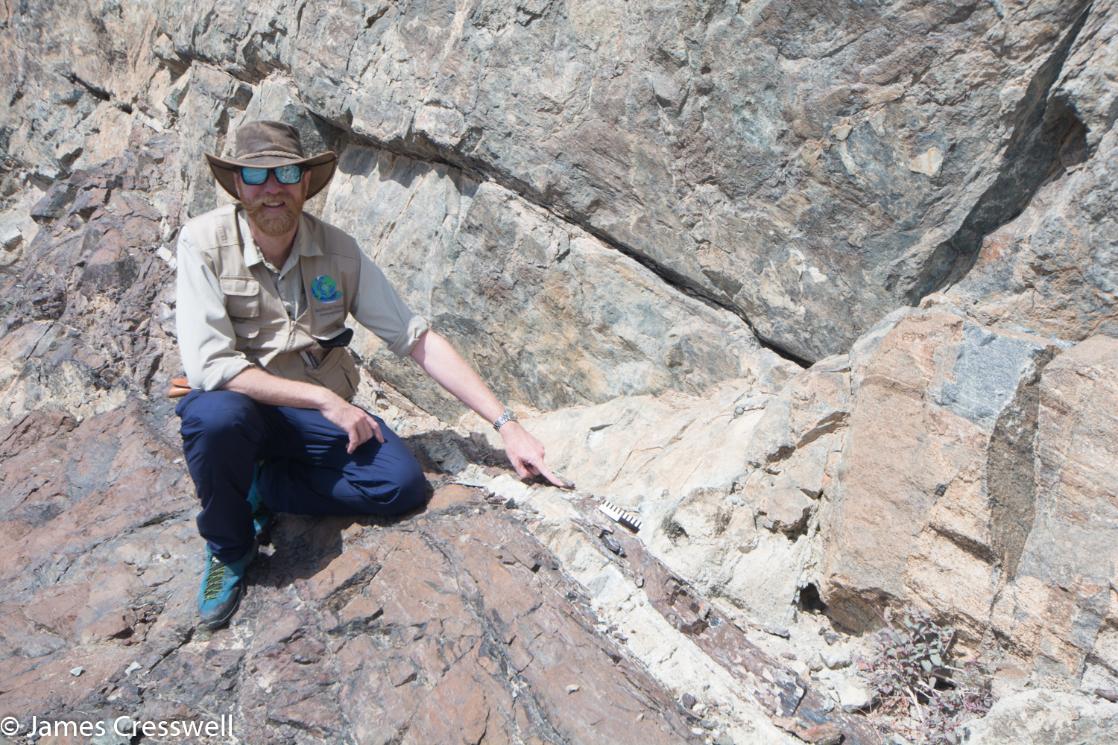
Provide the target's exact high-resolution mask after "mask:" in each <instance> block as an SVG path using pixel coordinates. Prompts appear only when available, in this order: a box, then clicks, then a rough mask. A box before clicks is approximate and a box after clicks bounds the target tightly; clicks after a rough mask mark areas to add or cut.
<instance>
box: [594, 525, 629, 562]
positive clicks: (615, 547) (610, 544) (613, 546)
mask: <svg viewBox="0 0 1118 745" xmlns="http://www.w3.org/2000/svg"><path fill="white" fill-rule="evenodd" d="M598 537H599V538H600V539H601V540H602V543H603V544H605V547H606V548H608V549H609V550H610V551H612V552H613V553H615V554H617V555H618V556H624V555H625V549H623V548H622V547H621V544H620V543H618V542H617V539H616V538H614V537H613V536H611V535H610V534H609V533H607V532H606V531H604V530H603V531H602V532H601V534H600V535H599V536H598Z"/></svg>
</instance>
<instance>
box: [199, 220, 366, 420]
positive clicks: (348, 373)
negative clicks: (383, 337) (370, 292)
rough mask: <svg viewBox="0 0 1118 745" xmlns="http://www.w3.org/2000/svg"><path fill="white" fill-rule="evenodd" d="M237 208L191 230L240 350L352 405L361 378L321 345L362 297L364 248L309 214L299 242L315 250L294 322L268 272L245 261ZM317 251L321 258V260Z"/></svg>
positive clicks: (303, 268)
mask: <svg viewBox="0 0 1118 745" xmlns="http://www.w3.org/2000/svg"><path fill="white" fill-rule="evenodd" d="M236 210H237V207H236V205H227V206H225V207H221V208H219V209H216V210H213V211H212V212H209V213H207V214H205V215H203V216H201V217H200V218H197V219H196V220H195V221H192V222H193V223H194V224H192V225H191V238H192V239H193V240H194V241H195V245H196V246H198V248H199V250H200V252H201V254H202V260H203V261H205V262H207V263H208V264H209V265H210V268H211V269H212V270H213V272H214V274H215V275H216V276H217V278H218V281H219V282H220V283H221V292H222V294H223V295H224V296H225V309H226V311H228V313H229V320H230V321H232V322H233V331H234V333H235V334H236V336H237V351H238V352H241V353H243V354H244V355H245V356H246V357H248V359H250V360H251V361H252V362H253V363H255V364H257V365H259V366H260V367H263V368H264V369H265V370H267V371H268V372H270V373H272V374H273V375H277V376H279V377H281V378H287V379H289V380H301V381H305V382H308V383H316V384H318V385H322V386H325V387H327V388H329V389H330V390H332V391H334V393H337V394H338V395H339V396H341V397H342V398H344V399H345V400H347V401H349V400H350V399H352V398H353V394H354V393H355V392H356V391H357V383H358V380H359V378H360V376H359V374H358V372H357V366H356V364H354V361H353V356H352V355H351V354H350V353H349V350H348V349H346V348H343V347H337V348H334V349H330V350H325V349H323V348H322V347H320V346H319V345H318V341H319V340H323V341H325V340H328V339H332V338H334V337H335V336H337V335H338V334H340V333H341V332H342V331H344V330H345V321H346V317H347V316H348V315H349V312H350V308H351V307H352V304H353V302H354V300H355V299H356V298H357V283H358V278H359V277H360V271H361V269H360V267H361V262H360V258H359V255H358V251H359V250H360V249H359V248H358V247H357V244H356V243H355V242H354V241H353V239H352V238H350V237H349V236H347V235H346V234H345V233H343V232H342V231H340V230H338V229H337V228H334V227H333V226H331V225H327V224H326V223H323V222H322V221H321V220H318V219H316V218H314V217H312V216H311V215H307V214H304V215H303V217H302V222H301V224H300V226H299V230H300V231H305V230H308V229H309V230H310V234H309V235H302V234H301V235H300V236H299V239H298V240H299V242H300V243H301V244H302V245H304V246H308V247H310V248H309V249H308V252H309V254H310V255H308V253H304V254H303V255H302V256H300V258H299V265H298V266H297V267H296V268H295V269H293V270H292V271H299V272H300V273H301V275H302V281H303V289H304V291H305V293H306V298H307V307H306V308H305V309H303V311H302V313H300V315H299V317H298V318H297V319H295V320H294V321H292V320H291V319H290V318H288V315H287V311H286V310H285V309H284V307H283V301H282V300H281V299H280V296H279V292H278V291H277V290H276V286H275V282H273V280H272V277H271V274H270V273H269V272H268V268H267V267H266V266H264V264H263V263H259V264H256V265H254V266H252V267H250V266H248V265H247V264H246V263H245V258H244V241H243V240H242V239H241V231H240V225H239V221H238V220H237V212H236ZM315 251H320V252H321V253H319V254H315V253H314V252H315Z"/></svg>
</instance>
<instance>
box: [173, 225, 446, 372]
mask: <svg viewBox="0 0 1118 745" xmlns="http://www.w3.org/2000/svg"><path fill="white" fill-rule="evenodd" d="M309 219H310V218H308V216H307V215H303V216H301V217H300V228H299V230H298V232H297V233H296V236H295V243H294V245H293V247H292V250H291V255H290V256H289V257H288V259H287V261H286V263H285V264H284V265H283V266H282V267H279V268H278V269H277V268H276V267H272V266H270V265H269V264H268V263H267V262H266V261H265V260H264V257H263V255H262V254H261V253H260V249H259V248H258V247H257V246H256V244H255V242H254V241H253V240H252V233H251V231H250V230H249V226H248V221H247V219H246V218H245V216H244V214H243V212H240V211H238V221H239V223H240V235H241V239H242V242H243V248H244V250H243V254H244V261H245V264H246V265H247V266H248V267H253V266H255V265H257V264H263V265H264V266H265V267H266V268H267V269H268V273H269V274H270V275H271V277H272V281H273V282H274V283H275V287H276V290H277V292H278V294H279V296H280V298H281V300H282V301H283V305H284V308H285V309H286V311H287V313H288V316H289V317H290V318H291V319H293V320H294V319H298V318H299V317H300V315H301V314H302V313H303V312H304V310H305V309H306V305H307V299H306V293H305V290H304V287H303V283H302V280H301V275H300V272H299V271H298V267H299V261H300V258H301V257H302V256H306V255H313V254H317V253H319V249H318V248H317V247H315V246H312V245H309V244H310V241H311V239H310V238H308V237H307V236H310V235H312V234H313V233H314V231H312V230H309V229H307V221H308V220H309ZM189 227H190V226H189V224H188V225H187V226H185V227H184V229H183V230H182V231H181V233H180V235H179V241H178V273H177V280H176V288H177V310H176V316H175V326H176V331H177V334H178V339H179V350H180V354H181V356H182V363H183V367H184V369H185V370H186V376H187V379H188V380H189V381H190V385H191V386H192V387H194V388H199V389H201V390H215V389H218V388H220V387H222V386H223V385H224V384H225V383H227V382H228V381H230V380H232V379H233V378H234V377H236V376H237V374H239V373H240V372H241V371H242V370H244V369H245V368H247V367H250V366H252V364H253V363H252V361H250V360H249V359H248V358H247V357H246V356H245V355H244V354H243V353H242V352H239V351H237V348H236V336H235V333H234V329H233V323H232V321H231V320H230V318H229V314H228V312H227V310H226V304H225V295H224V294H223V293H222V290H221V283H220V281H219V278H218V277H217V276H215V275H214V272H213V270H212V269H210V267H209V266H208V265H207V263H206V262H205V261H203V260H202V258H201V254H200V248H201V247H199V246H196V245H195V244H194V242H193V241H192V239H191V231H190V229H189ZM357 288H358V289H357V293H356V297H355V298H354V302H353V305H351V306H350V312H351V315H352V316H353V318H354V319H356V320H357V322H358V323H360V324H361V325H363V326H365V327H366V328H367V329H369V330H370V331H372V332H373V333H374V334H376V335H377V336H378V337H380V338H381V339H382V340H383V341H384V342H385V344H387V345H388V348H389V349H390V350H392V352H394V353H395V354H397V355H399V356H401V357H403V356H406V355H408V354H409V353H410V352H411V350H412V348H413V347H414V346H415V344H416V342H417V341H418V340H419V337H421V336H422V335H423V333H424V332H425V331H427V329H428V328H429V324H428V322H427V320H426V319H425V318H423V317H422V316H419V315H416V314H415V313H413V312H412V311H411V309H410V308H408V306H407V304H405V303H404V301H403V300H402V299H401V298H400V295H399V293H397V292H396V289H395V288H394V287H393V286H392V284H391V283H390V282H389V281H388V278H387V277H385V276H384V272H382V271H381V270H380V267H378V266H377V265H376V264H375V263H374V262H373V261H372V259H370V258H369V257H368V256H366V255H365V254H364V253H363V252H362V253H361V255H360V276H359V279H358V285H357Z"/></svg>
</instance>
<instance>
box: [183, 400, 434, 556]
mask: <svg viewBox="0 0 1118 745" xmlns="http://www.w3.org/2000/svg"><path fill="white" fill-rule="evenodd" d="M175 413H176V414H178V415H179V418H180V419H181V424H182V427H181V431H182V443H183V452H184V453H185V455H186V463H187V468H189V470H190V475H191V477H193V479H194V486H195V488H196V489H197V492H198V498H199V500H201V502H202V511H201V512H199V513H198V532H199V533H200V534H201V535H202V537H203V538H205V539H206V542H207V543H208V544H209V547H210V550H211V551H213V553H214V554H215V555H216V556H217V557H218V559H220V560H221V561H226V562H229V561H236V560H237V559H240V558H241V557H243V556H244V555H245V553H247V552H248V551H249V549H250V548H251V547H252V542H253V529H252V508H251V507H250V506H249V503H248V502H247V501H246V497H247V495H248V491H249V486H250V485H251V484H252V475H253V468H254V467H255V465H256V463H257V461H260V462H261V470H260V474H259V476H258V478H257V484H256V488H257V490H258V492H259V493H260V496H261V498H262V499H263V501H264V504H266V505H268V507H270V508H271V509H272V510H273V511H275V512H293V513H297V514H302V515H379V516H392V515H400V514H403V513H405V512H409V511H411V510H413V509H416V508H417V507H420V506H422V505H423V504H424V502H425V500H426V498H427V489H428V486H427V481H426V479H424V477H423V471H422V469H421V468H420V467H419V464H418V463H417V462H416V460H415V457H414V456H413V455H412V454H411V452H410V451H409V450H408V448H407V446H406V445H404V443H403V442H402V441H401V440H400V438H399V437H397V436H396V433H395V432H393V431H392V430H390V429H389V428H388V426H387V425H386V424H385V423H384V421H383V420H382V419H380V417H376V420H377V423H378V424H379V425H380V431H381V433H382V434H383V435H384V440H385V441H384V444H383V445H382V444H381V443H379V442H377V441H376V439H372V440H369V441H368V442H366V443H365V444H363V445H362V446H361V447H359V448H357V450H356V451H354V453H353V454H352V455H350V454H349V453H347V452H346V445H347V444H348V443H349V438H348V437H347V435H346V433H345V432H344V431H343V430H342V429H341V428H340V427H338V426H336V425H334V424H333V423H331V422H330V421H328V420H327V419H326V418H325V417H324V416H322V414H321V413H319V412H318V411H316V410H314V409H296V408H292V407H289V406H268V405H267V404H261V403H257V402H256V401H253V400H252V399H251V398H249V397H248V396H245V395H244V394H241V393H234V392H232V391H197V390H195V391H191V392H190V393H189V394H188V395H187V396H186V397H185V398H183V399H182V401H180V402H179V404H178V406H176V407H175Z"/></svg>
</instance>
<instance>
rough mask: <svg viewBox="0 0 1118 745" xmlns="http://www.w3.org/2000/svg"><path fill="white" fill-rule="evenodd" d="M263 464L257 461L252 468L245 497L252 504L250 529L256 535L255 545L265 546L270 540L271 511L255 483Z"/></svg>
mask: <svg viewBox="0 0 1118 745" xmlns="http://www.w3.org/2000/svg"><path fill="white" fill-rule="evenodd" d="M263 465H264V464H263V462H259V463H257V464H256V467H255V468H253V471H252V485H251V486H249V488H248V497H247V499H248V503H249V504H250V505H252V530H253V534H254V535H255V536H256V545H257V546H266V545H268V544H269V543H271V542H272V522H273V520H272V518H273V515H272V511H271V510H270V509H268V505H266V504H264V499H263V498H262V497H261V496H260V492H259V490H258V489H257V488H256V484H257V482H258V481H259V480H260V468H261V466H263Z"/></svg>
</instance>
